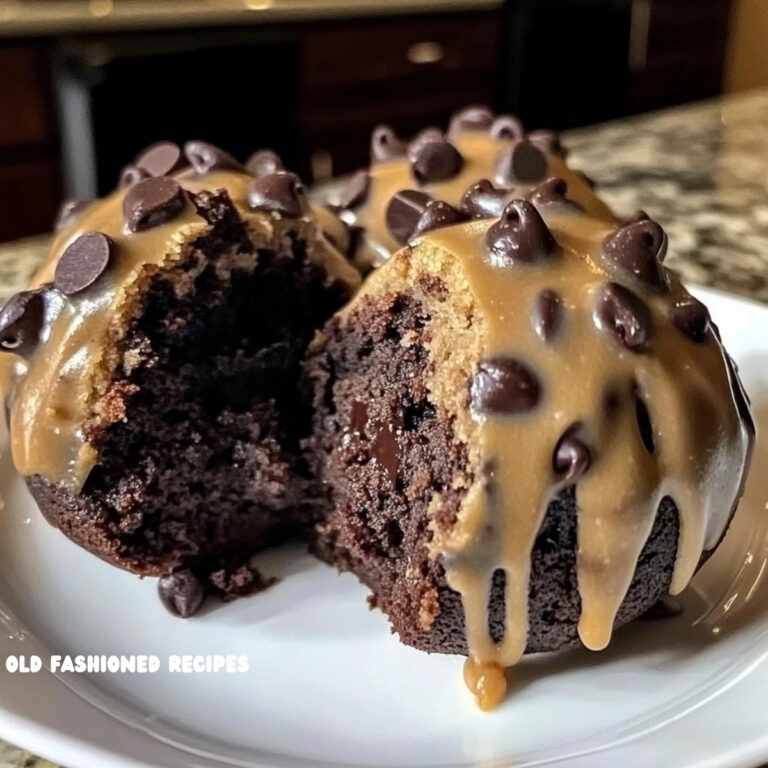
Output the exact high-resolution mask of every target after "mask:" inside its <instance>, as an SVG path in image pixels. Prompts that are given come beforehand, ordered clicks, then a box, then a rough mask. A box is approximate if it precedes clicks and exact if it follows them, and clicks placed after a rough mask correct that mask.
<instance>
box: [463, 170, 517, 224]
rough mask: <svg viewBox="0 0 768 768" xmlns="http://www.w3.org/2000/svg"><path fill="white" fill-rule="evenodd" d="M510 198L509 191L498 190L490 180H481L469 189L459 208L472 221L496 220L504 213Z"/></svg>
mask: <svg viewBox="0 0 768 768" xmlns="http://www.w3.org/2000/svg"><path fill="white" fill-rule="evenodd" d="M508 196H509V191H508V190H506V189H497V188H496V187H494V186H493V184H492V183H491V182H490V181H488V179H481V180H480V181H478V182H476V183H475V184H473V185H472V186H471V187H469V189H467V191H466V192H465V193H464V195H463V196H462V198H461V202H460V203H459V208H460V209H461V210H462V211H463V212H464V213H465V214H466V215H467V216H469V218H471V219H496V218H498V217H499V216H501V214H502V212H503V211H504V205H505V203H506V200H507V197H508Z"/></svg>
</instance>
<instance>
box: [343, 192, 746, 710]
mask: <svg viewBox="0 0 768 768" xmlns="http://www.w3.org/2000/svg"><path fill="white" fill-rule="evenodd" d="M521 205H522V206H526V205H528V206H529V205H530V204H528V203H525V202H522V203H521V202H520V201H518V203H513V204H512V205H511V206H509V207H508V208H507V211H509V210H510V208H512V207H514V206H517V209H516V211H523V213H524V216H523V219H525V217H528V219H527V220H526V221H527V223H526V221H522V220H521V219H520V218H519V217H518V218H517V219H515V218H514V217H512V224H513V231H512V235H511V237H512V238H513V239H514V238H515V237H517V238H518V244H519V243H520V242H521V238H520V233H521V232H522V231H523V230H525V229H526V227H527V226H528V224H530V217H531V212H530V211H531V209H530V208H527V209H526V208H524V207H521ZM538 210H539V213H540V215H541V217H543V221H544V222H546V227H545V230H546V231H545V230H542V232H544V234H541V233H539V234H540V235H541V238H540V239H541V241H542V242H548V241H547V238H549V237H550V236H551V238H552V240H551V243H550V245H551V250H550V252H549V253H548V254H544V255H541V254H540V255H539V256H538V257H536V258H535V259H533V260H532V261H529V262H527V263H526V262H524V261H514V259H512V260H508V261H507V262H504V260H503V258H502V257H503V256H504V253H503V248H502V251H501V252H494V251H493V250H492V249H489V242H491V243H496V242H499V241H498V239H497V240H494V239H493V237H491V234H493V233H491V234H489V230H492V229H493V227H494V226H497V224H496V222H494V221H492V220H479V221H472V222H467V223H464V224H460V225H455V226H451V227H446V228H443V229H437V230H434V231H431V232H428V233H427V234H425V235H424V236H422V237H418V238H416V239H415V240H414V241H412V242H411V244H410V247H409V248H407V249H404V250H402V251H400V252H399V253H398V254H397V255H395V256H394V257H393V258H392V259H391V260H390V262H389V263H388V264H386V265H385V266H383V267H382V268H381V269H379V270H378V271H377V273H376V274H375V275H374V276H373V277H372V278H369V281H368V285H367V286H366V287H365V288H364V289H363V291H362V293H361V294H358V299H357V300H358V301H360V300H362V299H363V298H364V296H365V294H366V293H368V292H370V291H372V290H383V289H388V290H398V288H397V286H398V284H399V283H398V280H401V278H400V277H398V275H399V274H400V273H402V272H403V271H404V270H405V271H407V272H408V273H409V274H411V275H412V277H411V278H409V280H416V279H417V276H418V275H419V274H420V273H422V274H423V273H427V274H433V275H434V276H436V277H441V278H442V277H444V276H446V275H447V274H449V272H450V273H454V270H458V271H459V273H460V274H461V278H460V279H459V287H458V288H457V289H458V290H464V287H465V288H466V291H467V293H468V295H469V296H471V297H472V302H473V306H474V309H473V312H472V316H471V320H470V321H469V322H470V323H471V325H472V327H474V328H476V330H477V333H478V334H479V337H480V349H481V350H482V359H481V360H477V361H475V363H474V365H476V366H477V367H476V369H475V370H474V371H472V370H466V371H465V374H464V375H468V376H469V377H470V383H469V384H468V388H469V389H470V395H469V396H468V397H467V399H466V401H465V405H464V406H456V402H457V401H456V399H455V396H454V395H450V396H448V395H446V392H445V384H444V381H445V379H446V377H447V376H448V375H449V371H448V369H447V368H446V370H443V369H441V370H440V371H435V372H434V374H433V376H434V378H433V380H432V385H431V387H432V396H433V400H434V402H435V405H436V406H437V407H438V409H439V410H441V411H442V412H443V413H444V417H445V418H447V419H449V420H451V422H452V423H453V424H454V429H455V434H456V439H457V440H459V441H461V442H464V443H465V444H467V445H468V446H469V447H470V451H469V455H470V462H471V463H472V464H473V467H472V471H473V473H474V476H475V477H476V480H475V481H474V482H473V484H472V485H471V487H470V488H469V489H468V491H467V495H466V496H465V499H464V501H463V503H462V506H461V509H460V511H459V514H458V519H457V521H456V523H455V524H454V525H453V526H451V527H450V528H449V529H441V528H439V527H438V526H435V527H434V531H433V533H434V536H433V540H432V542H431V551H430V554H431V556H432V557H433V558H438V559H440V561H441V562H442V563H443V565H444V568H445V572H446V578H447V581H448V584H449V585H450V586H451V588H453V589H454V590H455V591H456V592H458V593H459V594H460V595H461V599H462V602H463V608H464V614H465V620H466V633H467V642H468V648H469V659H468V661H467V663H466V667H465V681H466V682H467V685H468V686H469V688H470V689H471V690H472V692H473V693H474V694H475V696H476V698H477V700H478V704H479V705H480V706H481V707H482V708H484V709H489V708H492V707H493V706H495V705H496V704H497V703H498V702H499V701H500V700H501V699H502V698H503V696H504V691H505V689H506V680H505V674H504V670H505V669H506V668H507V667H510V666H512V665H514V664H515V663H517V662H518V661H519V660H520V658H521V656H522V655H523V653H524V651H525V648H526V640H527V634H528V618H527V616H528V599H529V594H528V586H529V571H530V562H531V553H532V551H533V548H534V545H535V540H536V536H537V534H538V531H539V529H540V526H541V524H542V521H543V518H544V515H545V513H546V510H547V506H548V504H549V502H550V501H551V500H552V498H553V497H554V496H555V495H556V494H557V493H558V492H559V491H560V490H561V489H562V488H563V487H564V486H567V485H574V484H575V492H576V500H577V505H578V509H579V518H578V552H577V576H578V587H579V592H580V597H581V606H582V608H581V617H580V620H579V624H578V632H579V635H580V637H581V640H582V642H583V643H584V645H585V646H586V647H587V648H590V649H592V650H601V649H603V648H605V647H606V646H607V645H608V643H609V641H610V639H611V633H612V630H613V625H614V620H615V618H616V614H617V611H618V609H619V606H620V605H621V603H622V601H623V599H624V597H625V595H626V593H627V590H628V587H629V585H630V583H631V580H632V577H633V574H634V572H635V569H636V566H637V561H638V557H639V555H640V553H641V550H642V548H643V545H644V544H645V542H646V540H647V538H648V536H649V534H650V531H651V528H652V525H653V522H654V519H655V516H656V513H657V510H658V507H659V504H660V502H661V500H662V499H663V498H664V497H667V496H668V497H671V498H672V500H673V501H674V502H675V504H676V506H677V509H678V513H679V522H680V535H679V542H678V551H677V559H676V564H675V568H674V574H673V577H672V582H671V588H670V591H671V593H672V594H677V593H679V592H680V591H681V590H683V589H684V588H685V586H686V585H687V584H688V582H689V581H690V579H691V577H692V576H693V574H694V573H695V571H696V569H697V567H698V565H699V564H700V562H701V560H702V555H703V554H704V553H706V552H708V551H710V550H712V549H713V548H715V547H716V546H717V544H718V543H719V541H720V539H721V537H722V536H723V535H724V533H725V530H726V528H727V526H728V523H729V521H730V519H731V516H732V514H733V511H734V509H735V506H736V504H737V502H738V499H739V497H740V495H741V492H742V489H743V482H744V478H745V474H746V471H747V468H748V464H749V458H750V452H751V445H752V441H753V437H754V426H753V424H752V422H751V419H750V417H749V411H748V407H747V405H746V400H745V396H744V394H743V391H742V390H741V386H740V383H739V381H738V378H737V376H736V374H735V372H734V370H733V368H732V364H731V363H730V361H729V358H728V357H727V354H726V353H725V351H724V349H723V347H722V345H721V343H720V341H719V338H718V335H717V332H716V328H715V327H714V326H713V325H711V324H710V323H709V321H708V315H707V314H706V310H705V308H704V307H703V306H702V305H700V304H698V303H697V302H695V300H694V299H692V298H691V297H690V295H689V294H688V293H687V291H686V290H685V288H684V287H683V286H682V284H681V283H680V281H679V279H678V278H677V276H676V275H675V274H674V273H672V272H670V271H668V270H666V269H665V268H663V267H662V266H661V264H660V258H662V257H663V248H662V252H661V254H660V257H659V258H657V259H656V261H655V262H654V263H655V264H656V266H657V267H658V275H659V276H660V282H655V281H654V279H653V278H652V277H648V276H645V277H644V278H643V279H642V280H641V279H639V278H637V277H636V276H633V274H632V273H631V272H628V271H626V269H625V268H624V267H626V265H627V263H630V262H631V263H632V264H635V262H632V260H631V259H630V262H628V261H627V259H624V260H623V265H624V267H622V264H620V263H617V262H616V260H615V258H614V256H615V253H614V252H613V251H612V250H611V247H609V246H606V244H605V242H607V241H606V238H608V237H609V236H611V235H612V234H613V233H615V232H616V231H617V226H616V224H613V223H611V222H610V221H608V220H606V219H604V218H600V217H594V216H589V215H588V214H585V213H583V212H579V211H577V210H574V209H572V208H569V207H567V206H562V205H546V206H540V207H539V209H538ZM507 211H505V215H506V213H507ZM516 211H513V212H512V213H515V214H516ZM521 221H522V223H521ZM538 221H539V222H542V219H541V218H539V219H538ZM645 224H647V225H648V226H647V227H645ZM645 224H644V225H643V226H642V227H641V233H640V234H641V236H642V237H645V235H647V233H648V232H649V231H651V232H654V231H657V230H655V229H653V228H654V227H657V225H655V224H653V223H652V222H645ZM643 227H645V228H644V229H643ZM620 230H621V232H622V233H625V232H626V231H631V232H632V231H634V232H635V235H636V234H637V232H636V231H635V230H627V227H626V226H623V227H621V228H620ZM658 231H659V232H660V228H659V229H658ZM635 235H632V236H633V237H634V236H635ZM622 237H624V235H623V234H622ZM489 238H490V240H489ZM523 240H524V238H523ZM500 242H502V245H503V243H504V241H500ZM640 242H641V244H642V243H645V245H647V241H646V240H641V241H640ZM636 244H637V243H636ZM664 244H665V243H664ZM523 245H525V243H523ZM529 245H530V243H529ZM645 245H643V247H645ZM521 250H524V248H523V247H522V246H521ZM534 250H535V249H534ZM633 253H635V252H634V251H631V252H630V256H631V255H632V254H633ZM406 262H407V263H406ZM449 266H450V269H449ZM388 277H389V278H392V279H391V280H390V281H389V287H387V286H388V283H387V278H388ZM374 278H375V279H374ZM649 280H650V282H648V281H649ZM611 283H613V284H619V286H620V287H619V288H618V289H616V288H614V289H613V291H614V293H611V296H615V295H616V294H615V292H616V291H618V292H619V293H621V291H622V290H625V289H629V290H630V291H631V292H632V294H633V295H634V299H633V301H635V303H636V304H638V305H639V306H640V307H641V309H642V307H645V309H643V310H642V312H640V311H639V310H638V312H639V314H638V315H637V316H638V317H640V318H641V321H642V322H640V325H637V326H633V325H632V323H631V319H630V320H628V319H627V317H626V316H624V315H621V313H619V315H618V317H619V319H618V321H616V324H615V325H614V326H612V325H611V323H610V320H611V318H614V319H615V317H616V315H615V313H614V314H612V310H611V311H609V312H608V314H607V315H606V314H605V313H604V312H601V309H600V308H601V306H603V303H602V297H603V296H604V293H605V290H606V285H608V284H611ZM452 284H453V281H452V283H451V285H452ZM462 284H463V285H464V287H461V285H462ZM393 286H394V287H393ZM403 290H407V285H404V286H403ZM544 293H546V294H547V295H548V296H550V297H551V296H552V295H555V296H557V297H559V300H558V302H557V305H558V312H557V313H556V315H557V317H558V320H557V323H555V324H554V325H552V324H550V330H553V332H550V333H542V330H541V320H540V318H541V315H542V312H541V305H542V300H541V296H542V294H544ZM550 303H551V302H550ZM691 303H693V305H694V306H695V307H696V309H697V317H698V322H697V323H692V322H689V320H690V316H685V317H684V319H683V320H682V321H681V320H680V319H679V315H678V316H677V317H678V319H677V320H674V321H673V316H674V315H675V313H676V312H679V311H680V307H686V306H690V305H691ZM545 304H546V302H545ZM608 306H609V308H610V307H614V306H615V305H614V304H612V303H611V302H610V301H609V302H608ZM702 312H703V314H702ZM643 313H647V314H643ZM702 318H703V321H702ZM640 326H643V327H642V328H641V327H640ZM617 328H618V329H619V332H618V333H617V332H616V330H617ZM638 329H639V330H638ZM641 331H642V333H641ZM643 334H644V335H643ZM623 339H626V340H627V343H626V344H625V343H624V342H623ZM436 343H440V344H448V345H449V346H450V340H447V341H445V342H440V341H439V331H438V330H437V329H436V330H435V331H434V333H433V334H432V341H431V342H430V345H431V347H432V349H433V355H434V354H435V344H436ZM437 356H438V358H439V359H441V360H444V361H446V360H447V361H448V362H447V363H445V362H444V363H443V364H442V365H447V366H448V367H449V368H450V367H451V366H452V365H453V364H452V363H450V359H451V358H450V355H449V356H448V357H446V353H445V351H444V350H442V351H441V352H440V353H439V354H438V355H437ZM454 357H459V353H458V352H457V353H456V355H455V356H454ZM499 360H502V361H505V360H506V361H510V360H511V361H514V365H511V364H509V363H507V364H506V365H507V367H506V368H504V367H503V366H502V367H501V368H499V364H498V362H496V363H493V361H499ZM486 361H491V363H492V364H495V365H497V370H496V372H497V373H499V371H500V372H501V373H499V375H501V374H504V375H506V376H507V377H508V379H509V380H508V381H507V384H510V382H511V386H510V387H508V389H509V390H510V391H511V390H514V391H513V393H512V395H509V392H507V393H506V394H505V392H504V391H503V389H504V388H503V386H502V387H501V389H500V390H499V391H498V392H494V390H493V387H491V389H490V390H489V389H487V388H486V390H484V398H485V399H484V400H483V399H482V398H480V400H481V404H480V407H478V406H477V402H476V397H475V387H476V382H477V377H478V375H479V374H478V371H480V369H481V368H482V367H483V365H485V364H486ZM491 367H492V366H491ZM521 370H524V371H526V372H527V373H526V374H525V376H522V375H521V374H520V371H521ZM505 371H506V373H505ZM509 377H511V378H509ZM515 377H517V378H515ZM503 378H504V376H501V379H498V381H501V380H502V379H503ZM503 383H504V382H503V381H502V384H503ZM491 384H492V385H493V384H494V381H491ZM489 393H490V394H489ZM505 398H506V400H505ZM483 402H484V403H485V404H486V405H488V406H489V407H486V408H483V407H482V403H483ZM505 408H506V412H505ZM566 437H568V440H569V441H570V442H567V443H566V444H565V449H564V452H562V455H561V453H560V452H559V451H558V446H562V445H563V441H564V440H565V438H566ZM574 437H575V439H574ZM561 461H565V464H564V465H562V464H561ZM569 462H570V464H569ZM571 470H573V471H571ZM497 570H502V571H503V572H504V573H505V576H506V580H505V583H506V594H505V601H506V629H505V634H504V636H503V638H502V639H501V641H500V642H498V643H496V642H494V640H493V639H492V637H491V634H490V631H489V597H490V594H491V583H492V579H493V575H494V573H495V572H496V571H497Z"/></svg>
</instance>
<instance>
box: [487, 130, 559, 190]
mask: <svg viewBox="0 0 768 768" xmlns="http://www.w3.org/2000/svg"><path fill="white" fill-rule="evenodd" d="M548 168H549V165H548V163H547V157H546V155H545V154H544V153H543V152H542V151H541V150H540V149H537V148H536V147H534V146H533V144H531V143H530V142H529V141H524V140H522V141H517V142H515V143H514V144H513V145H512V146H511V147H510V148H509V149H508V150H507V151H506V152H505V153H504V154H503V155H502V156H501V159H500V160H499V163H498V165H497V166H496V180H497V181H498V182H499V183H500V184H504V185H510V184H531V183H533V182H537V181H543V180H544V179H545V178H546V176H547V170H548Z"/></svg>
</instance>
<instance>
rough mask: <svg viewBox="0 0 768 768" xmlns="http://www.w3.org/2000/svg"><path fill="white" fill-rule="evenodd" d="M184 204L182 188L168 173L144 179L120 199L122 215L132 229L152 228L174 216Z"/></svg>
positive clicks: (184, 198)
mask: <svg viewBox="0 0 768 768" xmlns="http://www.w3.org/2000/svg"><path fill="white" fill-rule="evenodd" d="M185 204H186V196H185V195H184V190H183V189H182V188H181V187H180V186H179V185H178V184H177V183H176V182H175V181H174V180H173V179H171V178H169V177H168V176H159V177H156V178H149V179H143V180H142V181H140V182H138V184H134V185H133V186H132V187H131V188H130V189H129V190H128V192H126V194H125V197H124V198H123V216H124V218H125V224H126V226H127V227H128V229H129V231H131V232H139V231H141V230H144V229H151V228H152V227H156V226H158V225H160V224H165V222H167V221H171V220H172V219H175V218H176V217H177V216H178V215H179V214H180V213H181V212H182V211H183V210H184V205H185Z"/></svg>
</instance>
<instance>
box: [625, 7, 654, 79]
mask: <svg viewBox="0 0 768 768" xmlns="http://www.w3.org/2000/svg"><path fill="white" fill-rule="evenodd" d="M652 9H653V0H632V9H631V20H630V27H629V70H630V72H642V70H644V69H645V65H646V64H647V63H648V31H649V29H650V26H651V11H652Z"/></svg>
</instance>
